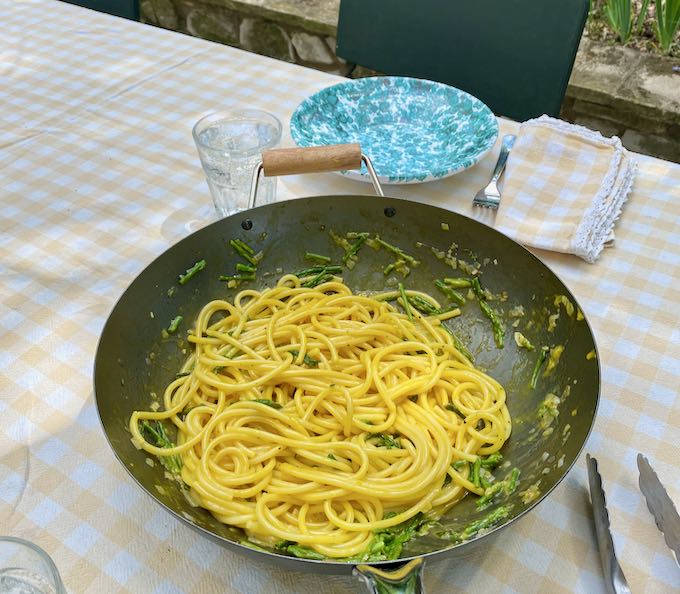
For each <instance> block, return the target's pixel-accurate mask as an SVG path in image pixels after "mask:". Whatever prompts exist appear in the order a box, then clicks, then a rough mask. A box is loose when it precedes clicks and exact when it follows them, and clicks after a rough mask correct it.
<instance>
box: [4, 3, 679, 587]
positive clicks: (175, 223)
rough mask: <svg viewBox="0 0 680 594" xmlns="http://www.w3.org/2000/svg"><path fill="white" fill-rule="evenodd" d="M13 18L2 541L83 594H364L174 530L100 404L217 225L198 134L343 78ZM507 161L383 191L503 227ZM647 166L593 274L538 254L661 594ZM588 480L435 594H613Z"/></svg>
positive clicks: (660, 246) (670, 305) (667, 358)
mask: <svg viewBox="0 0 680 594" xmlns="http://www.w3.org/2000/svg"><path fill="white" fill-rule="evenodd" d="M0 20H1V22H2V23H3V26H2V27H1V28H0V47H1V48H2V51H1V52H0V147H1V148H0V197H1V198H0V201H1V207H2V208H1V211H0V212H1V216H0V279H1V280H0V419H2V421H1V422H0V532H3V533H9V534H12V535H15V536H21V537H24V538H27V539H29V540H32V541H34V542H36V543H38V544H39V545H40V546H42V547H43V548H45V549H46V550H47V551H48V552H49V553H50V554H51V556H52V557H53V558H54V560H55V562H56V564H57V566H58V567H59V569H60V571H61V574H62V577H63V579H64V582H65V584H66V586H67V588H68V589H69V591H71V592H74V593H78V594H80V593H101V592H106V593H115V592H130V593H139V592H148V593H153V594H173V593H180V592H181V593H205V592H228V593H244V594H245V593H248V594H257V593H267V594H271V593H275V594H282V593H305V592H309V593H312V592H314V593H316V592H328V593H329V594H346V593H349V592H355V591H357V589H358V588H359V586H358V583H357V582H356V581H355V580H354V579H352V578H350V577H329V576H319V575H315V574H312V573H310V574H298V573H294V572H290V571H285V570H282V569H280V568H278V567H273V566H270V565H268V564H265V563H263V562H259V561H251V560H246V559H244V558H243V557H241V556H238V555H235V554H233V553H231V552H230V551H227V550H224V549H222V548H220V547H218V546H217V545H215V544H213V543H211V542H209V541H208V540H207V539H205V538H204V537H202V536H200V535H199V534H197V533H195V532H193V531H192V530H190V529H189V528H187V527H186V526H184V525H183V524H180V523H178V522H177V521H175V520H174V519H173V518H172V517H171V516H170V515H168V514H167V513H166V512H164V511H163V510H162V509H159V508H158V506H157V505H156V504H155V503H154V502H153V501H152V500H151V498H149V497H147V496H146V495H145V494H144V493H142V492H141V491H139V490H138V488H137V487H136V486H135V485H134V484H133V483H132V482H131V481H130V479H129V477H128V476H127V474H126V473H125V471H124V470H123V468H122V467H121V466H120V464H119V463H118V462H117V460H115V458H114V456H113V454H112V452H111V450H110V448H109V446H108V444H107V443H106V441H105V438H104V435H103V433H102V430H101V428H100V425H99V421H98V419H97V414H96V410H95V407H94V403H93V398H92V364H93V360H94V353H95V349H96V343H97V339H98V337H99V333H100V331H101V328H102V326H103V324H104V321H105V319H106V316H107V315H108V313H109V311H110V310H111V308H112V307H113V304H114V302H115V301H116V299H117V298H118V296H119V295H120V294H121V293H122V291H123V290H124V289H125V288H126V287H127V285H128V284H129V283H130V282H131V280H132V279H133V278H134V276H135V275H136V274H137V273H138V272H139V271H140V270H141V269H142V268H143V267H144V266H145V264H147V263H148V262H150V261H151V260H152V259H153V258H154V257H156V256H157V255H158V254H160V253H161V252H163V251H164V250H165V249H166V248H167V247H168V246H169V245H171V244H172V243H174V242H175V241H177V240H178V239H180V238H181V237H183V236H185V235H187V234H188V233H189V231H190V230H192V229H194V228H196V227H198V226H201V225H204V224H205V223H206V222H207V220H208V219H209V218H210V216H212V206H211V200H210V194H209V192H208V188H207V186H206V184H205V180H204V178H203V173H202V171H201V167H200V163H199V161H198V157H197V155H196V153H195V149H194V146H193V142H192V138H191V127H192V125H193V124H194V122H195V121H196V120H197V119H198V118H199V117H201V116H202V115H203V114H205V113H208V112H209V111H211V110H214V109H218V108H228V107H231V106H257V107H261V108H263V109H266V110H269V111H271V112H273V113H275V114H276V115H277V116H278V117H279V118H280V119H281V120H282V121H283V122H287V121H288V120H289V118H290V115H291V114H292V112H293V110H294V108H295V106H296V105H297V104H298V103H299V102H300V101H301V100H302V99H303V98H305V97H307V96H308V95H310V94H311V93H313V92H315V91H317V90H319V89H320V88H323V87H325V86H328V85H330V84H333V83H335V82H337V80H338V79H337V78H336V77H333V76H330V75H326V74H323V73H320V72H317V71H313V70H308V69H304V68H300V67H297V66H294V65H290V64H286V63H283V62H276V61H273V60H269V59H267V58H262V57H259V56H255V55H251V54H248V53H245V52H242V51H239V50H235V49H232V48H228V47H224V46H219V45H216V44H212V43H209V42H205V41H201V40H197V39H193V38H190V37H186V36H182V35H178V34H176V33H172V32H168V31H163V30H161V29H155V28H152V27H148V26H144V25H141V24H139V23H133V22H129V21H125V20H122V19H117V18H114V17H109V16H106V15H101V14H97V13H94V12H91V11H87V10H85V9H82V8H78V7H75V6H72V5H69V4H63V3H61V2H56V1H50V0H26V1H20V0H6V1H5V2H3V3H1V6H0ZM500 124H501V132H502V133H511V132H514V133H516V132H517V126H516V125H515V124H514V123H511V122H507V121H501V122H500ZM284 144H291V141H290V138H289V137H285V138H284ZM497 154H498V147H497V148H496V149H495V150H494V151H493V152H492V154H490V155H488V156H487V157H486V158H485V159H484V160H483V161H482V162H481V163H480V164H479V165H478V166H476V167H474V168H472V169H470V170H468V171H466V172H464V173H461V174H459V175H456V176H453V177H451V178H448V179H445V180H441V181H438V182H433V183H429V184H424V185H421V186H410V187H405V186H394V187H390V188H387V193H388V194H390V195H395V196H404V197H410V198H412V199H414V200H419V201H422V202H428V203H431V204H435V205H438V206H441V207H445V208H450V209H452V210H456V211H459V212H462V213H464V214H475V215H477V216H490V215H491V213H489V212H488V211H487V212H484V213H481V212H477V213H474V212H473V210H472V208H471V206H470V205H471V201H472V197H473V195H474V193H475V191H476V190H477V189H478V188H480V187H482V186H483V185H484V184H485V183H486V181H488V178H489V175H490V172H491V169H492V168H493V165H494V163H495V159H496V157H497ZM636 159H638V161H639V174H638V177H637V179H636V183H635V186H634V189H633V192H632V193H631V195H630V198H629V201H628V204H627V205H626V209H625V211H624V214H623V216H622V218H621V220H620V222H619V223H618V225H617V230H616V235H617V237H616V244H615V247H613V248H612V249H608V250H605V252H604V253H603V255H602V256H601V257H600V259H599V260H598V261H597V263H596V264H594V265H589V264H586V263H585V262H583V261H582V260H580V259H578V258H576V257H574V256H569V255H565V254H556V253H554V252H541V251H537V253H539V255H540V257H542V258H543V259H544V260H545V261H546V262H547V263H548V264H549V265H550V266H551V267H552V268H553V269H554V270H555V271H556V272H557V273H558V274H559V275H560V276H561V278H562V279H563V280H564V281H565V282H566V284H567V285H568V286H569V287H570V289H571V290H572V291H573V292H574V294H575V295H576V297H577V299H578V301H579V303H580V305H581V307H582V309H583V310H584V311H585V313H586V315H587V316H588V319H589V321H590V323H591V324H592V326H593V330H594V333H595V336H596V338H597V341H598V345H599V348H600V356H601V364H602V380H603V387H602V403H601V406H600V409H599V414H598V418H597V421H596V424H595V428H594V431H593V433H592V435H591V438H590V440H589V442H588V445H587V450H588V451H589V452H590V453H591V454H592V455H594V456H596V457H597V458H598V460H599V462H600V469H601V471H602V473H603V477H604V482H605V486H606V488H607V494H608V501H609V505H610V514H611V520H612V527H613V531H614V541H615V544H616V547H617V551H618V553H619V557H620V560H621V564H622V566H623V568H624V570H625V573H626V575H627V577H628V580H629V582H630V584H631V587H632V590H633V591H634V592H636V593H638V592H650V593H651V592H669V591H673V590H676V591H677V590H678V589H679V588H680V572H679V571H678V568H677V567H676V566H675V563H674V561H673V558H672V556H671V553H670V552H669V551H668V549H667V548H666V546H665V544H664V542H663V538H662V536H661V535H660V533H659V532H658V531H657V529H656V527H655V526H654V523H653V520H652V518H651V516H650V515H649V513H648V512H647V511H646V508H645V504H644V501H643V499H642V496H641V494H640V493H639V491H638V489H637V487H636V471H635V455H636V453H637V451H638V450H640V451H643V452H644V453H645V454H646V455H647V456H648V457H649V459H650V461H651V462H652V464H653V465H654V467H655V468H656V470H657V472H658V474H659V476H660V478H661V480H662V481H663V482H664V483H665V484H666V486H667V488H668V491H669V493H670V495H671V497H673V498H674V499H675V501H676V502H680V451H679V447H678V444H680V398H679V397H678V395H677V391H678V385H679V383H680V330H679V329H678V328H679V324H678V311H679V310H680V290H679V289H678V280H677V279H679V278H680V166H678V165H674V164H671V163H667V162H664V161H659V160H656V159H651V158H646V157H639V158H638V157H636ZM367 192H370V188H369V186H368V185H366V184H362V183H361V182H355V181H351V180H348V179H346V178H343V177H341V176H339V175H332V174H331V175H309V176H291V177H286V178H281V179H280V180H279V182H278V196H279V199H287V198H293V197H296V196H304V195H315V194H342V193H367ZM489 222H493V221H492V220H489ZM585 485H586V473H585V464H584V461H583V460H580V461H579V463H578V464H577V466H576V467H575V468H574V469H573V470H572V472H570V473H569V475H568V476H567V478H566V479H565V480H564V481H563V482H562V483H561V484H560V486H559V487H558V488H557V489H556V490H555V491H554V493H552V494H551V495H550V497H549V501H548V502H545V503H543V504H541V505H540V506H538V508H537V509H536V510H534V511H533V512H532V513H531V514H529V515H528V516H527V517H525V518H523V519H522V520H520V521H518V522H517V523H516V524H515V525H513V527H512V528H511V529H510V530H507V531H504V532H503V533H501V534H500V535H499V536H498V538H497V539H495V540H494V541H493V543H492V544H491V545H490V548H489V550H488V551H486V553H485V554H482V555H481V556H479V557H475V558H474V559H462V560H456V562H455V563H450V562H448V561H441V562H438V561H432V562H429V563H428V567H427V572H426V577H425V585H426V588H427V589H428V591H429V592H487V591H494V592H499V593H501V592H504V593H505V592H507V593H509V592H565V593H566V592H583V593H585V592H588V593H590V592H603V591H604V589H603V582H602V574H601V569H600V565H599V558H598V556H597V552H596V546H595V538H594V531H593V528H592V524H591V520H590V512H589V508H588V505H587V498H586V494H585V490H584V489H585Z"/></svg>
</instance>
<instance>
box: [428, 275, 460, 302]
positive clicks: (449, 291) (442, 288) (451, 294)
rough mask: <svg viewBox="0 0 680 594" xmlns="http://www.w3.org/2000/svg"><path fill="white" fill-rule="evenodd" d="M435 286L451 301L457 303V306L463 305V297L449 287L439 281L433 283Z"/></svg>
mask: <svg viewBox="0 0 680 594" xmlns="http://www.w3.org/2000/svg"><path fill="white" fill-rule="evenodd" d="M434 284H435V286H436V287H437V288H438V289H439V290H440V291H441V292H442V293H444V295H446V296H447V297H448V298H449V299H450V300H451V301H453V302H455V303H457V304H458V305H463V304H464V303H465V297H463V296H462V295H461V294H460V293H459V292H458V291H455V290H454V289H452V288H451V287H449V286H447V285H445V284H444V283H443V282H442V281H440V280H439V279H437V280H435V281H434Z"/></svg>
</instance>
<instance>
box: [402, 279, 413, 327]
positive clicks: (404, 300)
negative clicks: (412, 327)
mask: <svg viewBox="0 0 680 594" xmlns="http://www.w3.org/2000/svg"><path fill="white" fill-rule="evenodd" d="M399 293H400V294H401V305H402V307H403V308H404V311H406V315H407V316H408V319H409V320H411V321H413V314H412V313H411V306H410V305H409V303H408V297H406V289H404V285H403V284H402V283H399Z"/></svg>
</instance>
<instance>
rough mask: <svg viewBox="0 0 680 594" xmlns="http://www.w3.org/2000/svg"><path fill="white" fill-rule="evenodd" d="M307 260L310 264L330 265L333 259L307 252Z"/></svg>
mask: <svg viewBox="0 0 680 594" xmlns="http://www.w3.org/2000/svg"><path fill="white" fill-rule="evenodd" d="M305 260H309V261H310V262H318V263H319V264H330V262H331V259H330V258H329V257H328V256H322V255H321V254H317V253H315V252H305Z"/></svg>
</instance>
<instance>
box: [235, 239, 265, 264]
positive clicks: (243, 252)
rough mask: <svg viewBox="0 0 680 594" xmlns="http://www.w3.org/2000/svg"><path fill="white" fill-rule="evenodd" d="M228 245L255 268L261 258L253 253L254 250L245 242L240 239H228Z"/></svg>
mask: <svg viewBox="0 0 680 594" xmlns="http://www.w3.org/2000/svg"><path fill="white" fill-rule="evenodd" d="M229 245H230V246H231V247H232V248H234V251H235V252H236V253H237V254H238V255H239V256H241V257H242V258H243V259H244V260H246V261H247V262H249V263H250V264H252V265H253V266H257V263H258V262H259V261H260V259H261V256H260V255H259V254H256V253H255V250H254V249H253V248H251V247H250V246H249V245H248V244H247V243H246V242H245V241H243V240H241V239H230V240H229Z"/></svg>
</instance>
